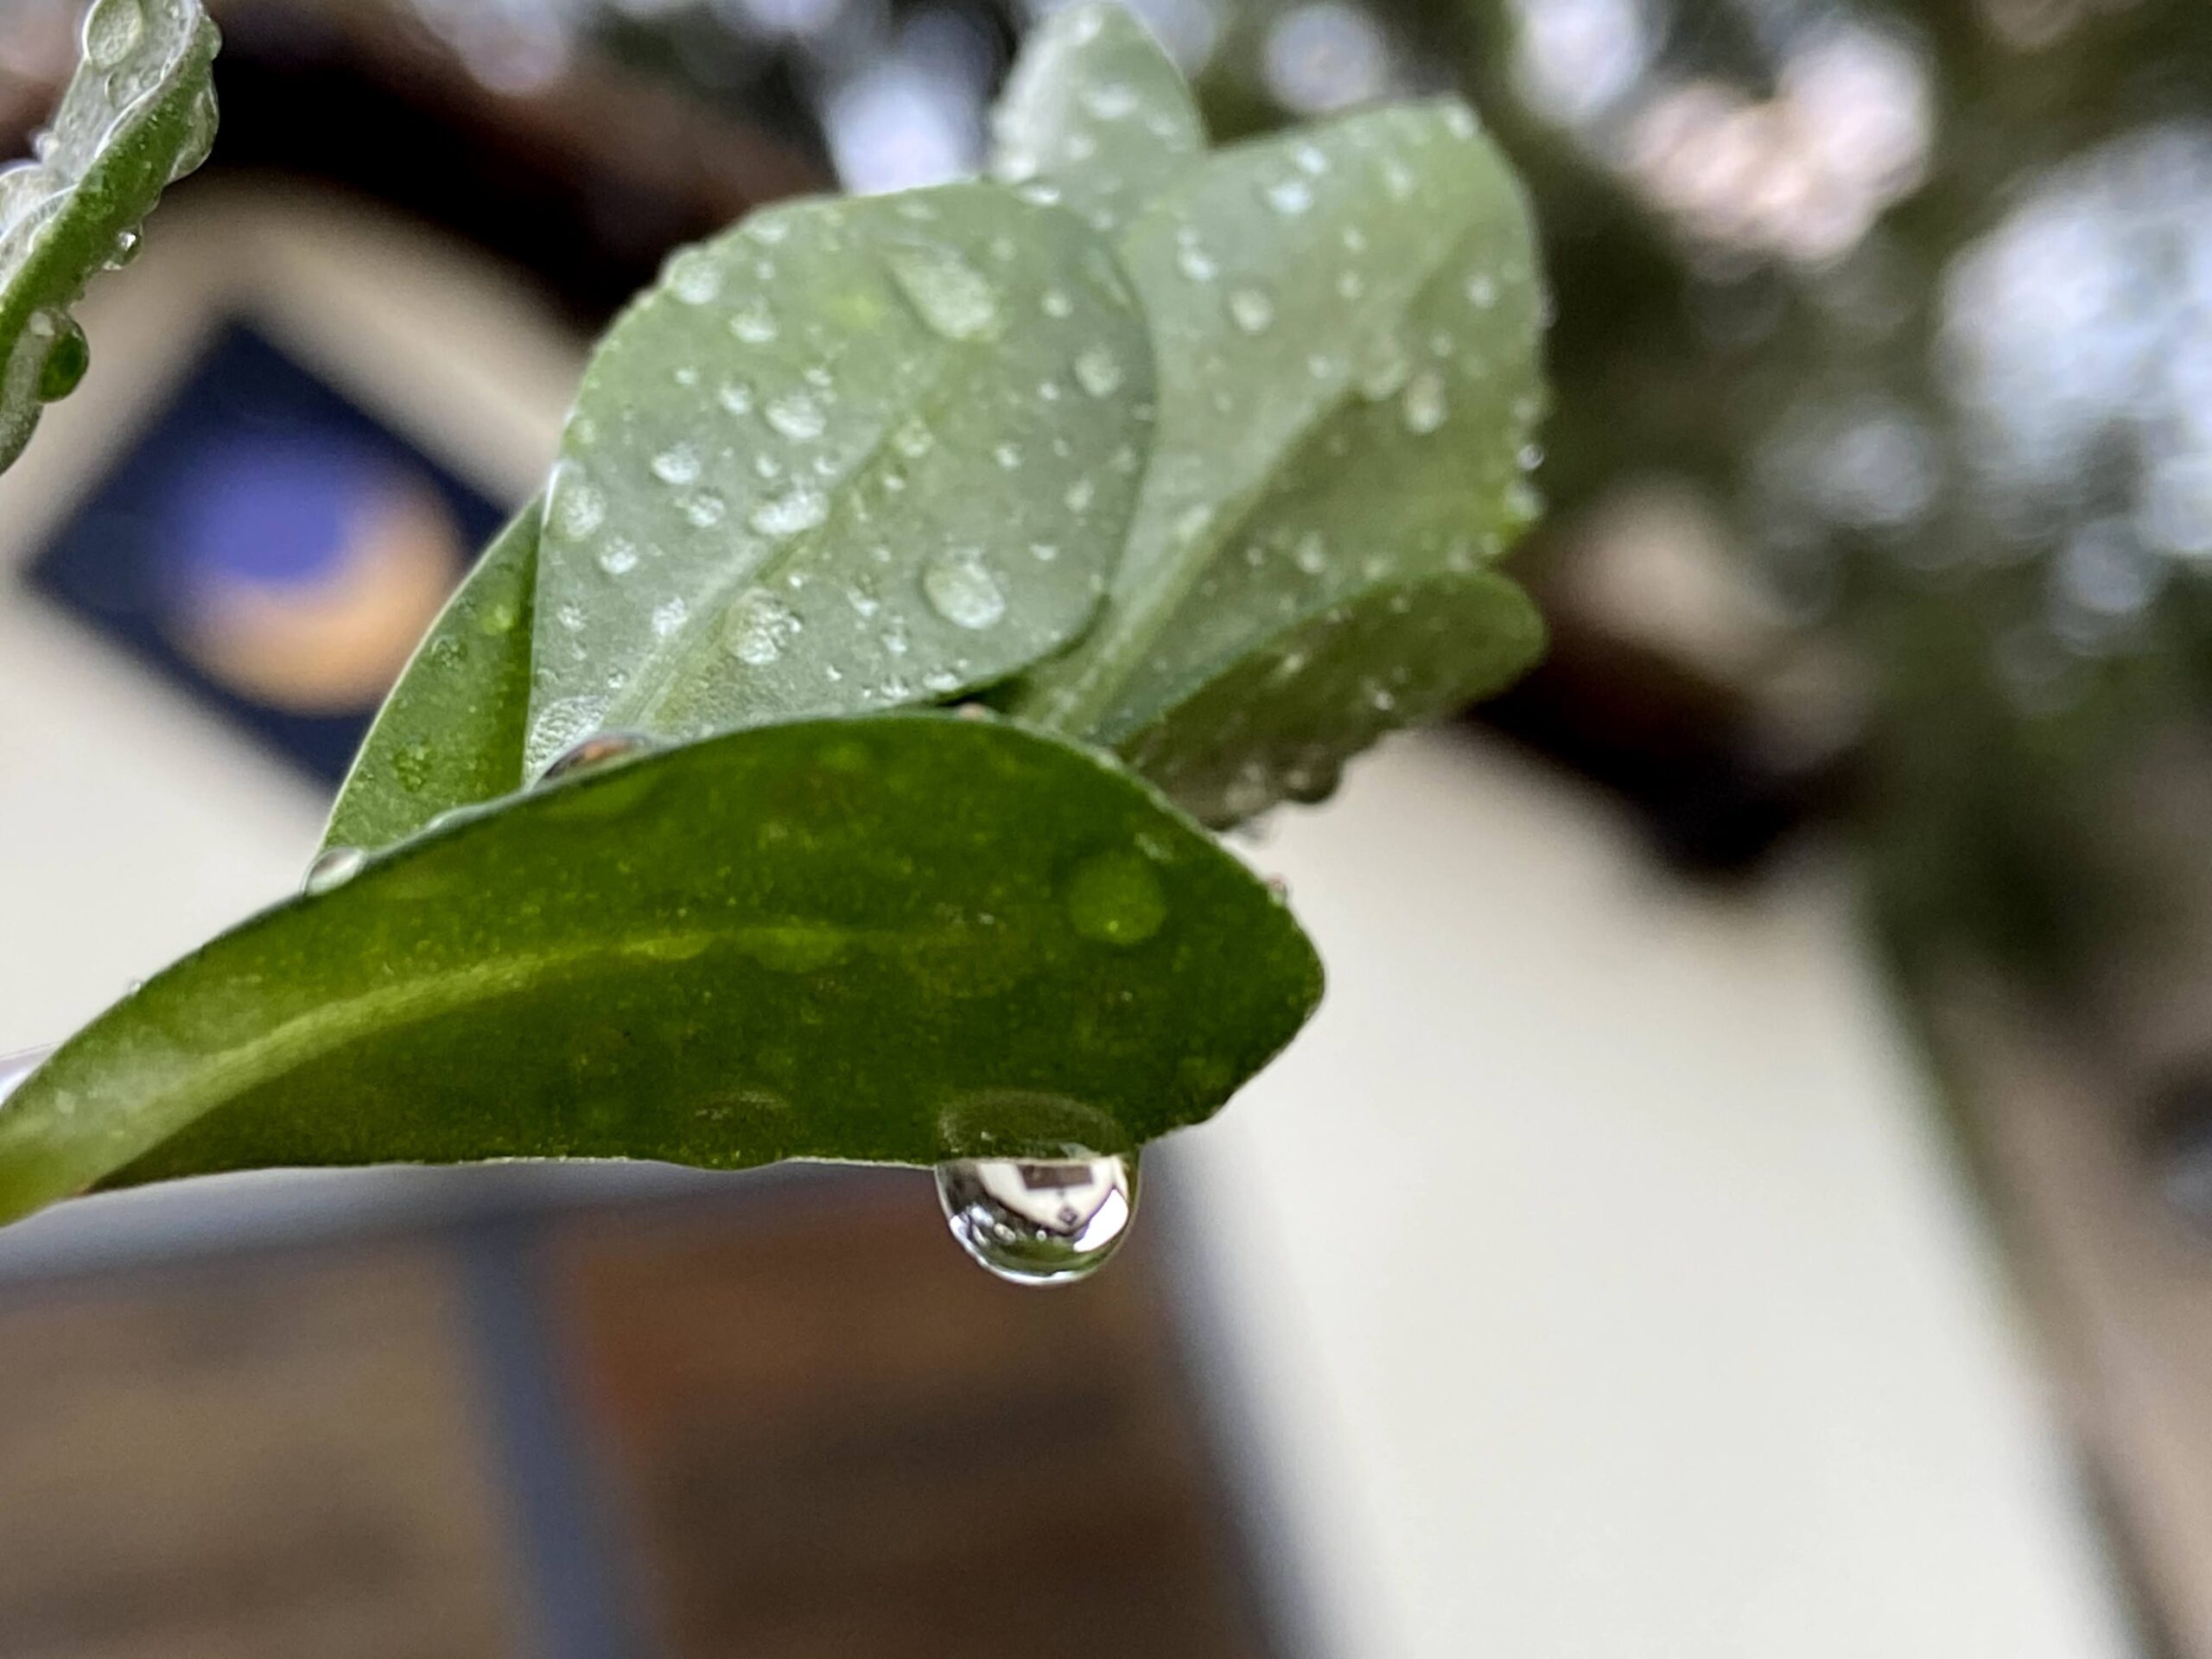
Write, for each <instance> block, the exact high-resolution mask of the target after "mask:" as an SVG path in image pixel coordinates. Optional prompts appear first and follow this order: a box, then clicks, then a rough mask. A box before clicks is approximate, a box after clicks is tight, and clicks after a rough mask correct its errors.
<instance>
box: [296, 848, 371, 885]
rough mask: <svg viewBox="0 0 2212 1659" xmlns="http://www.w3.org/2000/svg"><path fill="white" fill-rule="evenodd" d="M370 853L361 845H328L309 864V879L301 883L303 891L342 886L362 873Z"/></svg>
mask: <svg viewBox="0 0 2212 1659" xmlns="http://www.w3.org/2000/svg"><path fill="white" fill-rule="evenodd" d="M368 861H369V855H367V854H366V853H365V852H363V851H362V850H361V849H359V847H326V848H324V849H322V851H321V853H320V854H318V855H316V857H315V862H314V863H312V864H310V865H308V875H307V880H305V881H303V882H302V883H301V884H300V891H301V892H302V893H328V892H330V891H332V890H333V889H334V888H337V887H344V886H345V885H346V883H347V882H348V881H351V880H353V878H354V877H355V876H357V875H359V874H360V873H361V869H362V867H363V866H364V865H365V864H366V863H367V862H368Z"/></svg>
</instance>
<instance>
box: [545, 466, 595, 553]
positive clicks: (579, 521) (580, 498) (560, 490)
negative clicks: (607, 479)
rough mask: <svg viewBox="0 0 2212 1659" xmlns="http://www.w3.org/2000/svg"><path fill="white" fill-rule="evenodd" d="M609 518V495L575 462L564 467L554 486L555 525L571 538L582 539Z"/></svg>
mask: <svg viewBox="0 0 2212 1659" xmlns="http://www.w3.org/2000/svg"><path fill="white" fill-rule="evenodd" d="M606 522H607V498H606V497H605V496H603V495H601V493H599V489H598V486H595V485H594V484H593V483H592V482H591V480H588V479H587V478H586V477H584V475H583V474H582V473H580V472H578V471H577V470H576V469H575V467H573V466H570V467H563V468H562V469H561V475H560V477H559V478H558V479H557V480H555V482H554V486H553V528H554V530H555V531H557V532H558V533H559V534H560V535H561V537H563V539H565V540H568V541H571V542H581V541H582V540H583V539H584V538H585V537H588V536H590V535H591V534H592V533H593V532H594V531H596V530H597V529H598V528H599V527H600V526H601V524H605V523H606Z"/></svg>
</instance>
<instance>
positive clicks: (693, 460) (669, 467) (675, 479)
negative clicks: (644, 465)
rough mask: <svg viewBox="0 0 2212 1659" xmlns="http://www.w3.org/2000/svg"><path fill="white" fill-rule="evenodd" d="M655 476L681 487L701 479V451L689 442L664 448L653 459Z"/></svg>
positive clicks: (665, 482) (664, 481) (663, 481)
mask: <svg viewBox="0 0 2212 1659" xmlns="http://www.w3.org/2000/svg"><path fill="white" fill-rule="evenodd" d="M652 468H653V476H654V477H655V478H657V479H658V480H660V481H661V482H662V483H664V484H673V485H676V486H679V487H681V486H683V485H686V484H696V483H697V482H698V481H699V452H698V451H697V450H696V449H694V448H692V447H691V446H690V444H688V443H679V444H677V445H676V446H675V447H674V448H670V449H664V450H662V451H661V452H660V454H657V455H655V456H654V457H653V459H652Z"/></svg>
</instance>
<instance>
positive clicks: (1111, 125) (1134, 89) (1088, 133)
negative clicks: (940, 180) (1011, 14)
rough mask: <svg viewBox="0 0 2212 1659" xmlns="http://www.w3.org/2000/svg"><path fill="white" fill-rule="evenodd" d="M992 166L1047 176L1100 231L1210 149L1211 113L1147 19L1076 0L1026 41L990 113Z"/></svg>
mask: <svg viewBox="0 0 2212 1659" xmlns="http://www.w3.org/2000/svg"><path fill="white" fill-rule="evenodd" d="M991 134H992V140H993V143H992V160H991V171H992V174H993V175H994V176H995V177H997V178H1000V179H1003V180H1005V181H1007V182H1009V183H1014V184H1020V183H1023V182H1026V181H1029V180H1032V179H1037V178H1044V179H1047V180H1049V181H1051V182H1052V186H1053V187H1054V188H1057V189H1058V192H1059V199H1060V200H1062V201H1064V202H1065V204H1066V205H1067V206H1068V207H1071V208H1072V209H1073V210H1074V211H1075V212H1077V213H1080V214H1082V215H1083V217H1084V219H1088V220H1089V221H1090V224H1091V225H1092V226H1095V227H1096V229H1098V230H1101V231H1109V232H1111V231H1118V230H1120V229H1121V228H1122V226H1124V225H1125V224H1127V223H1128V221H1129V219H1132V218H1134V217H1135V215H1136V214H1137V213H1138V212H1140V211H1141V209H1142V208H1143V207H1145V205H1146V204H1147V203H1148V202H1149V201H1151V200H1152V199H1153V198H1154V196H1156V195H1158V194H1160V192H1161V191H1162V190H1164V189H1166V188H1167V186H1168V184H1169V183H1170V182H1172V181H1173V180H1174V179H1175V178H1177V177H1178V176H1179V175H1181V174H1182V173H1184V172H1185V171H1186V170H1187V169H1188V168H1191V167H1192V165H1193V164H1195V163H1196V162H1198V161H1199V160H1200V159H1201V158H1202V157H1203V156H1205V149H1206V131H1205V118H1203V117H1202V116H1201V115H1200V114H1199V113H1198V105H1197V103H1196V102H1195V101H1194V100H1193V99H1192V97H1191V90H1190V88H1189V87H1188V86H1185V84H1184V81H1183V75H1182V72H1181V71H1180V70H1179V69H1177V68H1176V67H1175V65H1174V62H1173V60H1171V59H1170V58H1169V57H1168V55H1167V54H1166V52H1164V51H1163V50H1161V49H1160V43H1159V42H1158V41H1155V40H1154V39H1153V37H1152V35H1150V34H1149V33H1148V32H1147V30H1146V29H1145V27H1144V25H1143V24H1142V23H1141V22H1138V21H1137V20H1136V19H1135V17H1134V16H1131V15H1130V14H1129V13H1128V12H1127V11H1125V10H1122V8H1121V7H1119V6H1112V5H1081V6H1071V7H1069V8H1068V9H1067V10H1065V11H1058V12H1054V13H1053V14H1052V16H1049V17H1047V18H1046V19H1045V21H1044V22H1041V23H1040V24H1039V25H1038V27H1037V29H1036V30H1035V31H1034V32H1033V34H1032V35H1030V37H1029V39H1028V40H1027V41H1026V42H1025V43H1024V45H1023V47H1022V50H1021V59H1020V62H1019V63H1018V64H1016V65H1015V67H1014V74H1013V76H1012V78H1011V79H1009V80H1008V81H1007V90H1006V93H1005V95H1004V97H1003V98H1001V99H1000V101H999V105H998V108H997V110H996V111H995V113H994V114H993V117H992V120H991Z"/></svg>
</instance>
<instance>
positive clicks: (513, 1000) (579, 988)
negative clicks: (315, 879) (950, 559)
mask: <svg viewBox="0 0 2212 1659" xmlns="http://www.w3.org/2000/svg"><path fill="white" fill-rule="evenodd" d="M1319 990H1320V969H1319V963H1318V962H1317V961H1316V959H1315V957H1314V955H1313V950H1312V948H1311V946H1310V945H1309V944H1307V942H1306V938H1305V936H1304V935H1303V934H1302V933H1301V932H1300V931H1299V928H1298V925H1297V924H1296V923H1295V922H1294V921H1293V920H1292V918H1291V917H1290V915H1289V913H1288V912H1287V911H1286V910H1284V909H1283V908H1282V907H1281V906H1280V905H1278V904H1277V903H1276V902H1275V900H1274V897H1273V896H1272V895H1271V894H1270V893H1268V890H1267V889H1266V887H1264V886H1262V884H1261V883H1260V882H1259V881H1258V880H1256V879H1255V877H1253V876H1252V875H1251V874H1249V873H1248V872H1247V871H1246V870H1245V869H1244V868H1243V866H1242V865H1241V864H1239V863H1238V862H1236V861H1235V860H1234V859H1232V858H1231V857H1230V856H1229V855H1227V854H1226V853H1224V852H1223V851H1222V850H1221V849H1219V848H1218V847H1217V846H1216V845H1215V844H1214V842H1212V840H1211V837H1209V836H1206V835H1205V834H1204V833H1203V832H1202V831H1200V830H1199V829H1198V828H1197V827H1196V826H1195V825H1193V824H1192V823H1189V822H1188V821H1187V820H1185V819H1184V818H1183V817H1180V816H1179V814H1177V813H1175V812H1174V811H1173V810H1171V809H1170V808H1168V807H1167V806H1166V805H1165V804H1163V803H1162V802H1161V800H1160V798H1159V797H1158V796H1157V795H1156V794H1155V793H1154V791H1151V790H1150V789H1149V788H1147V786H1146V785H1142V784H1141V783H1140V782H1138V781H1137V780H1136V779H1134V778H1133V777H1132V776H1130V775H1129V774H1128V773H1127V772H1123V771H1122V770H1121V769H1120V768H1119V767H1118V766H1114V765H1112V764H1111V763H1109V762H1108V761H1106V760H1103V759H1102V758H1100V757H1098V756H1097V755H1096V754H1094V753H1090V752H1089V751H1086V750H1083V749H1079V748H1077V747H1071V746H1069V745H1066V744H1065V743H1063V742H1061V741H1058V740H1055V739H1052V738H1049V737H1046V736H1043V735H1040V734H1035V733H1032V732H1028V731H1025V730H1023V729H1021V728H1017V727H1014V726H1012V725H1009V724H1004V723H1001V722H998V721H970V720H963V719H960V718H957V717H956V716H953V715H930V714H913V715H887V716H877V717H874V718H868V719H846V720H831V721H809V722H801V723H795V724H790V725H781V726H773V727H764V728H755V729H752V730H749V731H745V732H741V733H737V734H733V735H730V736H728V737H723V738H718V739H715V740H711V741H707V742H704V743H701V744H697V745H695V746H692V747H687V748H683V749H678V750H675V751H671V752H667V753H661V754H658V755H653V756H650V757H648V758H646V759H644V760H636V761H632V762H629V763H626V764H620V765H617V766H613V767H611V768H609V769H607V770H605V771H602V772H593V773H588V774H585V775H583V776H582V777H580V778H578V779H575V780H573V781H569V782H564V783H562V784H559V785H554V786H552V787H550V788H548V789H545V790H543V791H538V792H537V793H534V794H531V795H527V796H523V797H520V798H516V799H515V800H512V801H511V802H508V803H504V804H499V805H497V806H493V807H490V808H487V809H485V810H482V811H480V812H477V813H473V814H468V815H464V816H463V817H461V818H460V819H458V820H455V821H453V822H451V823H448V824H447V825H445V826H443V827H442V828H440V829H435V830H434V831H432V832H430V833H429V834H428V835H425V836H421V837H418V838H416V839H415V840H413V841H410V842H404V843H402V844H401V845H400V846H398V847H397V848H394V849H391V850H390V851H388V852H386V853H384V854H382V855H376V856H374V857H372V858H370V859H369V860H368V861H366V863H365V867H364V868H362V869H361V870H360V872H359V874H356V875H354V876H353V879H352V880H350V881H347V882H346V883H345V884H344V885H342V886H340V887H335V888H334V889H332V890H330V891H328V892H326V893H321V894H319V895H315V896H309V897H304V898H301V899H295V900H292V901H291V902H289V903H288V904H285V905H283V906H278V907H277V909H275V910H272V911H270V912H265V913H264V914H263V915H261V916H259V917H257V918H254V919H253V920H251V921H250V922H247V923H246V924H245V925H243V926H242V927H239V928H238V929H237V930H236V931H232V932H231V933H228V934H226V935H225V936H224V937H222V938H219V939H217V940H216V941H214V943H213V944H209V945H208V946H207V947H206V948H205V949H204V950H200V952H199V953H198V954H197V955H195V956H194V957H188V958H187V959H186V960H185V961H183V962H181V963H178V964H177V965H176V966H175V967H173V968H171V969H168V971H166V972H165V973H163V974H162V975H160V976H157V977H156V978H155V979H153V980H152V981H150V982H148V983H147V984H146V985H145V986H144V987H143V988H142V989H140V990H139V991H138V992H137V993H136V994H135V995H133V996H131V997H130V999H129V1000H127V1001H124V1002H123V1003H121V1004H119V1005H118V1007H115V1008H114V1009H112V1010H111V1011H110V1012H109V1013H108V1014H105V1016H103V1017H102V1018H101V1019H100V1020H97V1021H95V1022H94V1023H93V1024H92V1026H91V1027H88V1028H86V1030H85V1031H83V1032H81V1033H79V1034H78V1035H77V1036H76V1037H75V1038H74V1039H72V1040H71V1041H70V1042H69V1043H68V1044H67V1046H64V1047H63V1048H62V1049H61V1051H60V1052H59V1053H58V1054H57V1055H56V1056H55V1057H54V1058H53V1059H52V1060H50V1061H49V1062H48V1064H47V1065H45V1066H44V1067H43V1068H41V1070H40V1071H38V1072H37V1073H36V1074H35V1076H34V1077H32V1078H31V1079H30V1080H29V1082H28V1083H27V1084H24V1085H23V1087H22V1090H20V1091H19V1092H17V1094H16V1096H14V1098H13V1099H12V1100H11V1101H10V1103H9V1106H8V1109H7V1110H6V1111H5V1112H4V1113H0V1217H12V1216H17V1215H22V1214H23V1213H26V1212H27V1211H30V1210H33V1209H35V1208H37V1207H38V1206H40V1205H44V1204H47V1203H50V1202H52V1201H53V1200H54V1199H56V1198H61V1197H63V1196H65V1195H67V1194H69V1193H72V1192H80V1191H83V1190H84V1189H86V1187H88V1186H92V1185H100V1184H107V1185H122V1184H130V1183H133V1182H137V1181H144V1180H152V1179H162V1178H166V1177H171V1176H179V1175H187V1174H193V1173H203V1172H207V1171H213V1170H222V1169H233V1168H253V1167H263V1166H285V1165H330V1164H355V1163H367V1162H384V1161H390V1160H439V1161H448V1160H473V1159H484V1158H505V1157H590V1158H613V1157H623V1158H654V1159H665V1160H673V1161H677V1162H682V1163H690V1164H698V1165H703V1166H713V1167H718V1168H728V1167H736V1166H744V1165H749V1164H758V1163H762V1162H766V1161H767V1160H772V1159H779V1158H791V1157H812V1158H837V1159H865V1160H877V1161H887V1162H907V1163H927V1162H931V1161H932V1160H938V1159H940V1158H943V1157H946V1156H950V1155H968V1156H974V1155H977V1154H983V1153H997V1154H1009V1155H1038V1154H1046V1153H1048V1152H1063V1151H1064V1150H1065V1147H1068V1146H1069V1145H1071V1144H1073V1145H1080V1146H1082V1147H1086V1148H1088V1149H1090V1150H1091V1151H1094V1152H1122V1151H1127V1150H1129V1149H1131V1148H1133V1147H1135V1146H1137V1145H1139V1144H1140V1143H1141V1142H1143V1141H1146V1140H1148V1139H1150V1138H1152V1137H1154V1136H1156V1135H1161V1134H1163V1133H1165V1132H1166V1131H1167V1130H1169V1129H1173V1128H1177V1127H1179V1126H1180V1125H1183V1124H1187V1123H1192V1122H1197V1121H1198V1120H1200V1119H1203V1118H1205V1116H1208V1115H1210V1114H1211V1112H1213V1111H1214V1110H1215V1109H1217V1108H1218V1107H1219V1106H1220V1105H1221V1103H1223V1102H1224V1100H1226V1099H1227V1098H1228V1097H1229V1096H1230V1093H1231V1092H1233V1091H1234V1090H1235V1089H1236V1087H1237V1085H1238V1084H1241V1083H1242V1082H1243V1081H1244V1079H1245V1078H1247V1077H1249V1076H1250V1075H1251V1074H1252V1073H1253V1072H1255V1071H1257V1070H1258V1069H1259V1067H1260V1066H1262V1065H1264V1064H1265V1063H1266V1061H1267V1060H1268V1058H1269V1057H1270V1056H1271V1055H1273V1054H1274V1052H1276V1051H1277V1050H1278V1049H1280V1048H1281V1046H1283V1044H1285V1043H1286V1042H1287V1041H1288V1040H1289V1039H1290V1038H1291V1036H1292V1035H1293V1034H1294V1033H1295V1032H1296V1031H1297V1030H1298V1028H1299V1026H1300V1023H1301V1022H1302V1021H1303V1020H1304V1019H1305V1018H1306V1014H1308V1013H1309V1012H1310V1010H1311V1009H1312V1008H1313V1005H1314V1003H1315V1001H1316V1000H1317V999H1318V997H1319Z"/></svg>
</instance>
